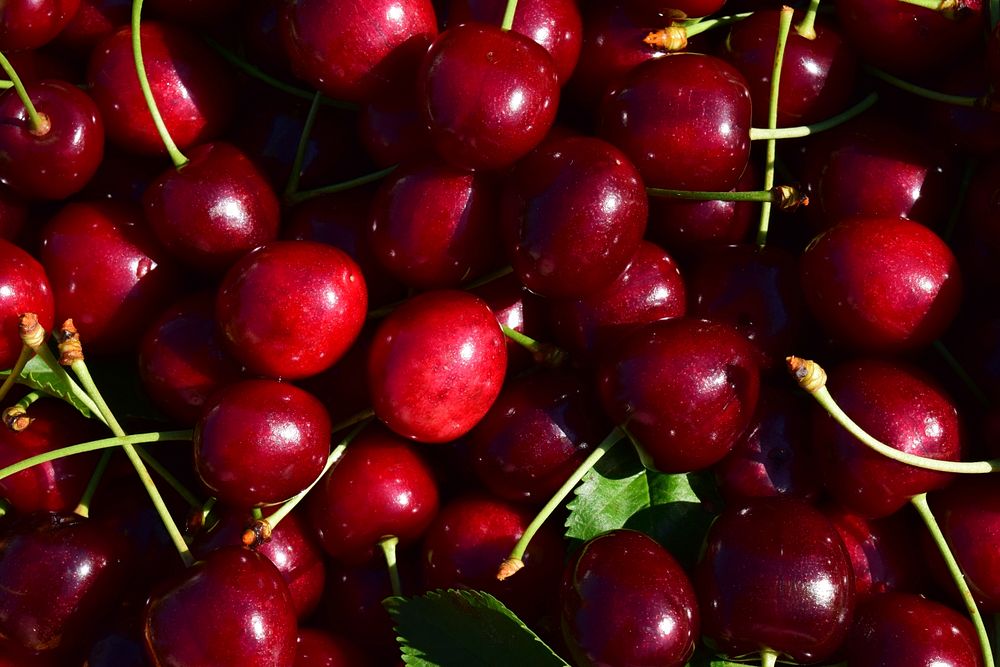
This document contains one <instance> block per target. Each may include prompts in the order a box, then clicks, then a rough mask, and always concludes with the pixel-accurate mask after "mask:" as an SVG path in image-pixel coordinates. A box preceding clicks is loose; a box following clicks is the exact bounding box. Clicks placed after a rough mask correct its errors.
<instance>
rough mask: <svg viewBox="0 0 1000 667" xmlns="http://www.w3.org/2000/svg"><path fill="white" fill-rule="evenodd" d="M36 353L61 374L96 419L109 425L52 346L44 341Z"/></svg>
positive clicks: (51, 369) (71, 390)
mask: <svg viewBox="0 0 1000 667" xmlns="http://www.w3.org/2000/svg"><path fill="white" fill-rule="evenodd" d="M35 354H37V355H38V358H39V359H41V360H42V361H43V362H44V363H45V365H46V366H47V367H48V369H49V370H50V371H52V372H53V373H55V374H56V375H58V376H60V378H61V380H63V381H64V382H65V383H66V386H67V387H69V392H70V393H71V394H73V398H75V399H77V400H79V401H80V402H81V403H83V404H84V405H85V406H87V409H88V410H89V411H90V413H91V414H92V415H93V416H94V418H95V419H97V420H98V421H100V422H102V423H103V424H105V425H107V422H106V421H105V419H104V415H103V414H101V411H100V409H99V408H98V407H97V404H96V403H94V401H93V400H92V399H91V398H90V396H89V395H87V392H85V391H84V390H83V389H82V388H81V387H80V385H78V384H77V383H76V380H74V379H73V378H72V376H70V374H69V373H67V372H66V369H65V368H63V367H62V366H61V365H60V364H59V360H58V359H56V356H55V355H54V354H53V353H52V350H51V348H49V346H48V345H46V344H44V343H43V344H41V345H39V346H38V347H37V348H35Z"/></svg>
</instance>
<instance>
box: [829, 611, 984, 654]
mask: <svg viewBox="0 0 1000 667" xmlns="http://www.w3.org/2000/svg"><path fill="white" fill-rule="evenodd" d="M847 661H848V662H849V663H850V664H851V666H852V667H854V666H855V665H857V666H858V667H875V665H884V664H890V663H891V664H899V665H912V666H913V667H937V666H938V665H941V666H944V665H947V666H948V667H979V665H982V664H983V662H982V653H981V651H980V649H979V643H978V641H977V639H976V634H975V630H974V629H973V627H972V623H970V622H969V619H967V618H965V617H964V616H962V615H961V614H959V613H958V612H956V611H955V610H953V609H951V608H949V607H946V606H944V605H943V604H941V603H939V602H934V601H932V600H927V599H924V598H922V597H920V596H917V595H907V594H903V593H884V594H882V595H876V596H874V597H872V598H871V599H870V600H868V601H867V602H866V603H865V604H862V605H860V606H859V607H858V612H857V617H856V618H855V620H854V624H853V625H852V626H851V634H850V636H849V637H848V640H847Z"/></svg>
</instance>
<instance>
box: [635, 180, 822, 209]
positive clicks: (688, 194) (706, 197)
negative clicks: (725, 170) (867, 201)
mask: <svg viewBox="0 0 1000 667" xmlns="http://www.w3.org/2000/svg"><path fill="white" fill-rule="evenodd" d="M646 193H647V194H649V195H651V196H653V197H666V198H669V199H690V200H693V201H760V202H771V203H772V204H777V205H778V208H780V209H782V210H785V209H794V208H797V207H798V206H801V205H803V204H808V203H809V199H808V198H807V197H804V196H802V195H801V194H799V191H798V190H796V189H795V188H794V187H792V186H791V185H779V186H777V187H772V188H771V189H769V190H746V191H744V190H738V191H735V192H711V191H707V190H668V189H665V188H646Z"/></svg>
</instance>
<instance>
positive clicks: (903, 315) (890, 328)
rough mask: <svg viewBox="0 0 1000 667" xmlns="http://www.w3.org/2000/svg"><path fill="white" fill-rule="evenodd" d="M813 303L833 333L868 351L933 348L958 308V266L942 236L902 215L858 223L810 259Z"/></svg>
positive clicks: (814, 247)
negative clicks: (930, 345)
mask: <svg viewBox="0 0 1000 667" xmlns="http://www.w3.org/2000/svg"><path fill="white" fill-rule="evenodd" d="M801 267H802V289H803V292H804V293H805V297H806V303H807V304H808V306H809V309H810V310H811V311H812V313H813V315H814V316H815V317H816V319H817V320H819V322H820V324H822V325H823V326H824V327H825V329H826V332H827V333H828V334H830V335H831V336H833V337H835V338H837V339H838V340H841V341H843V342H845V343H847V344H848V345H850V346H851V347H853V348H856V349H860V350H865V351H902V350H912V349H917V348H920V347H923V346H924V345H927V344H929V343H930V342H931V341H933V340H934V339H935V338H937V337H938V336H940V335H941V334H942V333H943V332H944V330H945V329H946V328H947V327H948V326H949V325H950V324H951V321H952V319H953V318H954V316H955V313H956V312H957V311H958V305H959V300H960V298H961V291H962V280H961V275H960V273H959V268H958V262H957V261H956V260H955V256H954V255H953V254H952V252H951V250H950V249H949V248H948V246H947V245H945V244H944V242H943V241H942V240H941V239H940V238H938V237H937V236H936V235H935V234H934V232H932V231H931V230H929V229H928V228H926V227H924V226H923V225H920V224H918V223H916V222H911V221H909V220H903V219H896V218H854V219H851V220H849V221H847V222H843V223H841V224H839V225H837V226H836V227H833V228H831V229H829V230H827V231H826V232H824V233H823V234H820V235H819V236H817V237H816V238H815V239H813V241H812V243H810V244H809V247H807V248H806V250H805V252H804V253H803V254H802V262H801Z"/></svg>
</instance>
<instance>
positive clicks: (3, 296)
mask: <svg viewBox="0 0 1000 667" xmlns="http://www.w3.org/2000/svg"><path fill="white" fill-rule="evenodd" d="M54 311H55V303H54V301H53V298H52V288H51V287H49V278H48V276H47V275H45V269H43V268H42V265H41V264H39V263H38V261H37V260H36V259H35V258H34V257H32V256H31V255H29V254H28V253H27V252H25V251H24V250H22V249H21V248H19V247H18V246H16V245H14V244H13V243H10V242H9V241H5V240H3V239H0V368H3V369H7V368H11V367H13V365H14V362H15V361H17V357H18V355H20V353H21V348H22V347H23V345H22V343H21V337H20V335H19V334H18V322H19V318H20V316H21V315H22V314H23V313H34V314H35V315H37V316H38V322H39V324H41V325H42V327H44V329H45V330H46V331H51V329H52V319H53V317H54Z"/></svg>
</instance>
